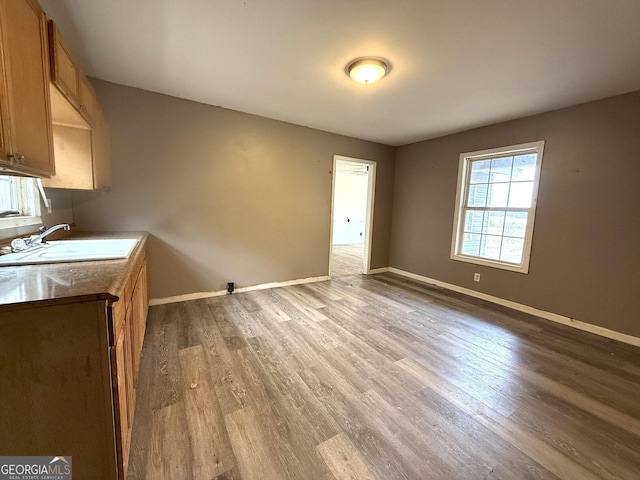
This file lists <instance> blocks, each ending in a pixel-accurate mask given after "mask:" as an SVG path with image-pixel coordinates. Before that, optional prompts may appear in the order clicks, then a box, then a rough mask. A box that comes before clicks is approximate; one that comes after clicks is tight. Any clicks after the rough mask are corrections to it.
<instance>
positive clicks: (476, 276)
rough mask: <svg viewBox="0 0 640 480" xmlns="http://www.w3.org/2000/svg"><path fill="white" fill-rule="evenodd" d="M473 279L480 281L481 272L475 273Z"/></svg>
mask: <svg viewBox="0 0 640 480" xmlns="http://www.w3.org/2000/svg"><path fill="white" fill-rule="evenodd" d="M473 281H474V282H479V281H480V274H479V273H474V274H473Z"/></svg>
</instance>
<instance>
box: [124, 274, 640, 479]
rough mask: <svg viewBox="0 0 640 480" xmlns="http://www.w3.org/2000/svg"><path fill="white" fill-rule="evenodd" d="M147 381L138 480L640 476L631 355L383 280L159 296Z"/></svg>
mask: <svg viewBox="0 0 640 480" xmlns="http://www.w3.org/2000/svg"><path fill="white" fill-rule="evenodd" d="M603 301H606V299H603ZM139 378H140V380H139V385H138V401H137V406H136V413H135V423H134V427H133V438H132V447H131V457H130V467H129V475H128V478H131V479H150V480H151V479H153V480H161V479H176V480H180V479H207V480H211V479H219V480H223V479H225V480H230V479H242V480H251V479H259V480H273V479H283V480H289V479H299V480H316V479H317V480H343V479H357V480H368V479H378V480H395V479H420V480H425V479H443V480H449V479H461V480H474V479H478V480H483V479H486V480H491V479H558V478H559V479H566V480H595V479H607V480H609V479H610V480H613V479H627V480H632V479H638V478H640V349H638V348H635V347H631V346H629V345H625V344H621V343H618V342H614V341H610V340H607V339H604V338H601V337H597V336H594V335H591V334H587V333H584V332H581V331H578V330H574V329H571V328H569V327H565V326H561V325H557V324H554V323H551V322H548V321H544V320H540V319H537V318H534V317H531V316H528V315H525V314H521V313H517V312H513V311H510V310H506V309H501V308H498V307H495V306H491V305H488V304H484V303H482V302H481V301H478V300H473V299H469V298H467V297H463V296H461V295H457V294H452V293H449V292H446V291H443V290H440V289H437V288H435V287H429V286H425V285H422V284H419V283H415V282H412V281H409V280H406V279H403V278H401V277H398V276H395V275H391V274H382V275H375V276H364V275H356V276H350V277H342V278H339V279H333V280H331V281H328V282H321V283H315V284H308V285H299V286H291V287H284V288H278V289H272V290H262V291H254V292H249V293H241V294H234V295H231V296H225V297H215V298H210V299H206V300H197V301H191V302H183V303H177V304H170V305H164V306H156V307H152V308H151V311H150V316H149V323H148V328H147V334H146V338H145V343H144V349H143V357H142V365H141V370H140V377H139Z"/></svg>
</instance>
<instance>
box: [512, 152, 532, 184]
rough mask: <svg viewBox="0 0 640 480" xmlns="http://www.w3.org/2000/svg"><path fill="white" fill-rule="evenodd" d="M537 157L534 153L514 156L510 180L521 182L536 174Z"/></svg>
mask: <svg viewBox="0 0 640 480" xmlns="http://www.w3.org/2000/svg"><path fill="white" fill-rule="evenodd" d="M537 159H538V155H537V154H536V153H530V154H527V155H518V156H517V157H514V159H513V175H512V181H514V182H522V181H527V180H533V179H534V178H535V176H536V161H537Z"/></svg>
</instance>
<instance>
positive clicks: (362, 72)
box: [347, 58, 389, 85]
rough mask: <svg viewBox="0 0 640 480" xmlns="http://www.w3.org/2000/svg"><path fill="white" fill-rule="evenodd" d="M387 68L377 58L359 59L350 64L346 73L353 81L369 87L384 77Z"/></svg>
mask: <svg viewBox="0 0 640 480" xmlns="http://www.w3.org/2000/svg"><path fill="white" fill-rule="evenodd" d="M388 68H389V67H388V66H387V64H386V63H385V62H383V61H382V60H379V59H377V58H360V59H358V60H354V61H353V62H351V63H350V64H349V66H348V67H347V71H348V72H349V76H350V77H351V78H352V79H353V80H354V81H356V82H358V83H362V84H364V85H369V84H370V83H374V82H377V81H378V80H380V79H381V78H382V77H384V74H385V73H387V69H388Z"/></svg>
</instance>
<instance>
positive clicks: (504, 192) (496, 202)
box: [480, 183, 509, 208]
mask: <svg viewBox="0 0 640 480" xmlns="http://www.w3.org/2000/svg"><path fill="white" fill-rule="evenodd" d="M488 186H489V193H488V195H487V207H498V208H500V207H506V206H507V200H508V198H509V184H508V183H490V184H489V185H488ZM480 206H484V205H480Z"/></svg>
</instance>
